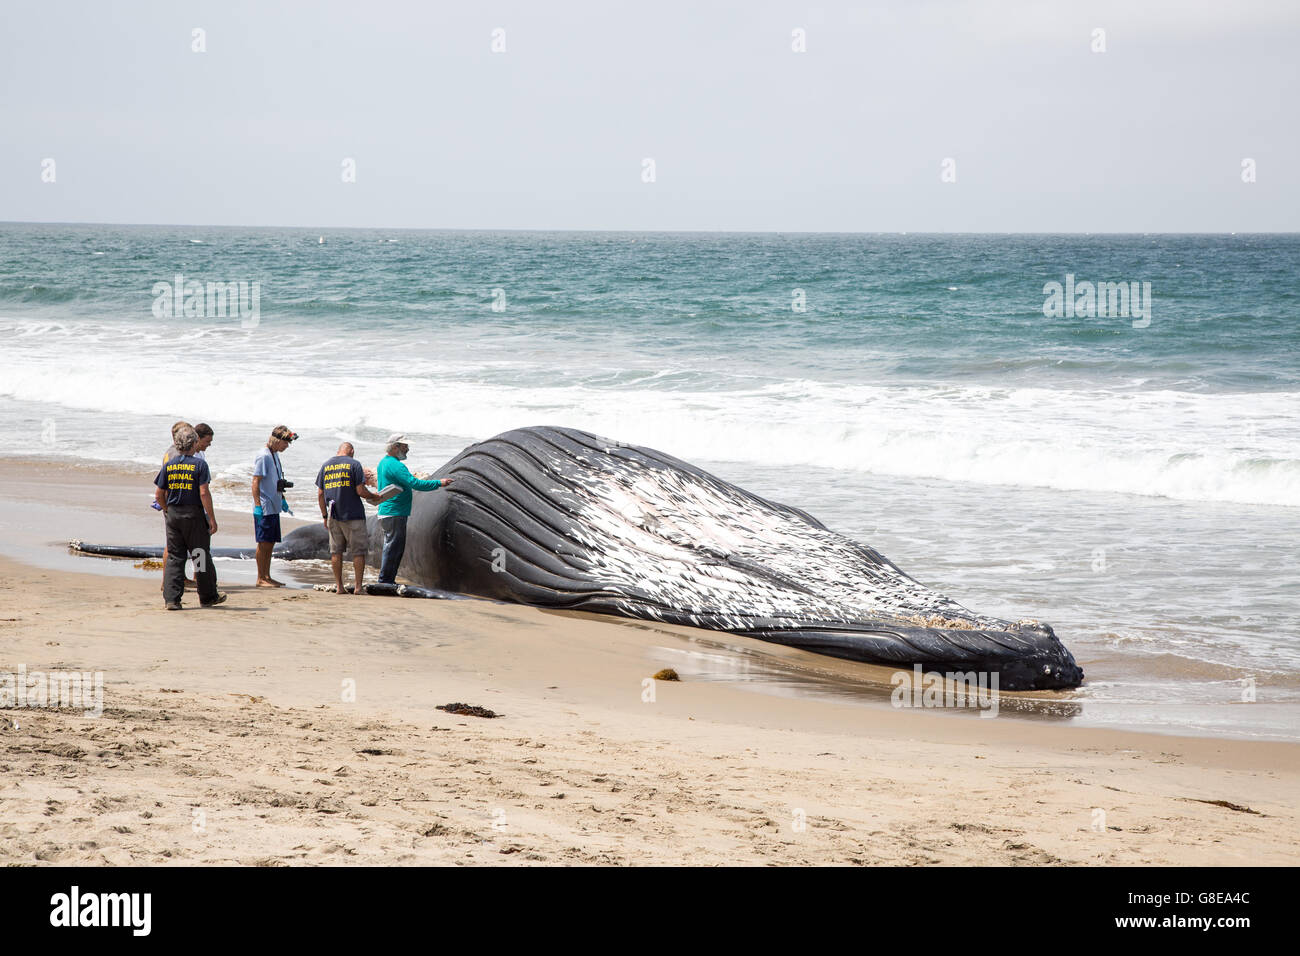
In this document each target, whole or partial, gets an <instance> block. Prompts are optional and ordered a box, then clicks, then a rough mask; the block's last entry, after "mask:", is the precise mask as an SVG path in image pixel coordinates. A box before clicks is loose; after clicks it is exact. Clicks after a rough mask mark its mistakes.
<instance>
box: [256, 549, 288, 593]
mask: <svg viewBox="0 0 1300 956" xmlns="http://www.w3.org/2000/svg"><path fill="white" fill-rule="evenodd" d="M274 550H275V545H274V544H272V543H271V542H270V541H259V542H257V586H258V587H259V588H282V587H284V585H283V584H281V583H280V582H279V581H276V580H273V579H272V577H271V552H272V551H274Z"/></svg>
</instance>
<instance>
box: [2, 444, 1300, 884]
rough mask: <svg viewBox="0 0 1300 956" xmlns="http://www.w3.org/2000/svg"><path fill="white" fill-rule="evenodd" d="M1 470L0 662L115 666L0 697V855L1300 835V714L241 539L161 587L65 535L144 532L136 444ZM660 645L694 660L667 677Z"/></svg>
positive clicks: (1246, 849) (1094, 842)
mask: <svg viewBox="0 0 1300 956" xmlns="http://www.w3.org/2000/svg"><path fill="white" fill-rule="evenodd" d="M0 476H3V478H4V482H3V485H4V489H5V490H4V492H3V501H2V502H0V504H3V513H4V517H3V518H0V533H2V534H3V537H4V541H5V545H4V554H5V555H6V556H5V557H3V558H0V673H4V672H10V673H15V672H18V670H19V669H20V668H25V670H26V672H27V673H28V674H32V673H35V672H50V671H80V672H88V673H89V672H101V673H102V680H103V713H102V715H100V716H97V717H96V716H86V715H85V713H84V711H82V710H72V709H61V710H56V709H50V708H37V707H15V708H11V709H7V710H4V711H3V712H0V737H2V744H0V745H2V746H3V752H2V754H0V772H2V773H0V837H2V839H0V859H2V860H3V861H4V862H6V863H11V864H33V865H40V864H74V865H101V864H110V865H113V864H128V863H137V864H162V865H173V864H179V865H192V864H207V863H225V864H240V865H295V864H326V865H330V864H342V863H349V864H353V863H361V864H394V863H396V864H505V865H517V864H521V863H526V864H607V863H615V864H652V865H672V864H682V863H687V864H699V865H730V864H744V865H753V864H814V865H826V864H832V865H857V864H902V865H945V864H996V865H1000V864H1056V863H1062V864H1074V865H1096V864H1104V865H1120V866H1146V865H1167V864H1172V865H1212V866H1213V865H1229V864H1233V865H1240V864H1269V865H1287V864H1290V865H1294V864H1295V863H1296V862H1298V861H1300V825H1298V817H1300V813H1298V812H1297V810H1296V797H1297V795H1298V794H1300V746H1298V745H1294V744H1288V743H1276V742H1257V741H1242V740H1228V739H1214V738H1198V737H1176V736H1169V735H1155V734H1145V733H1139V732H1128V731H1118V730H1107V729H1096V728H1078V727H1072V726H1070V723H1069V720H1068V719H1064V718H1055V719H1053V718H1051V717H1050V708H1040V710H1041V711H1042V712H1041V713H1040V714H1039V717H1038V718H1036V719H1027V718H1026V717H1024V716H1017V715H1016V713H1015V711H1014V708H1007V707H1005V706H1004V708H1003V712H1002V714H1001V716H999V717H998V718H996V719H979V718H976V717H975V716H973V715H972V714H970V713H962V714H955V713H945V712H933V711H921V710H905V709H893V708H891V707H889V706H888V704H887V702H885V700H886V698H887V694H886V693H884V692H882V693H880V694H879V695H878V697H879V698H880V700H879V701H876V702H871V701H870V700H867V699H866V698H861V697H860V698H851V697H849V696H846V695H845V696H836V695H835V694H830V693H812V692H800V690H799V687H800V686H804V687H805V688H810V687H813V686H818V687H821V688H822V689H823V690H824V689H825V688H826V687H830V686H835V683H836V682H840V683H843V682H849V681H854V680H856V681H859V682H866V683H870V682H871V681H872V680H875V679H878V676H873V675H866V676H863V674H861V673H857V672H854V671H852V669H851V668H847V665H840V664H837V663H836V662H833V661H828V660H827V659H825V658H817V657H815V656H814V655H810V654H805V653H803V652H797V651H790V650H787V649H781V648H775V647H773V646H771V645H765V644H762V643H761V642H757V641H750V640H747V639H744V638H734V637H731V636H722V635H718V634H713V633H709V632H703V631H694V630H692V629H690V628H674V627H661V626H650V625H647V624H645V623H643V622H636V621H623V620H619V619H614V618H604V617H597V616H594V615H586V614H566V613H555V612H545V611H541V610H537V609H533V608H527V607H521V606H510V605H500V604H494V603H489V602H484V601H476V600H464V601H446V602H443V601H418V600H399V599H384V598H374V597H351V596H344V597H340V596H338V595H334V594H330V593H325V592H321V591H315V590H311V589H310V588H308V587H305V586H303V587H295V588H286V589H283V590H279V591H266V590H258V589H255V588H253V587H251V586H250V579H249V578H248V576H247V574H246V573H245V571H244V569H238V568H236V567H235V566H233V565H231V564H229V563H222V564H221V566H220V567H219V574H220V575H221V578H222V584H221V586H222V589H223V590H226V591H228V592H229V593H230V599H229V601H228V602H227V604H225V605H224V606H222V607H219V608H213V609H199V608H197V607H196V606H193V605H196V601H195V600H194V598H193V596H190V598H189V600H188V602H187V610H185V611H184V612H182V613H180V614H169V613H166V612H164V611H163V609H162V602H161V599H160V596H159V590H158V587H159V580H160V578H159V575H158V572H149V571H144V570H137V569H135V568H133V567H132V566H131V562H129V561H108V560H104V559H90V558H80V557H74V556H70V555H68V554H67V553H66V548H61V547H60V546H59V545H58V542H59V540H60V539H62V540H64V541H66V539H67V538H68V537H82V538H84V539H86V540H88V541H90V540H94V541H110V540H111V541H118V542H132V543H141V544H144V543H150V542H151V540H152V538H153V537H156V536H157V531H158V527H159V522H158V521H157V520H156V516H155V515H153V514H152V513H151V512H148V510H147V505H144V501H145V494H144V493H142V492H141V490H140V489H141V487H145V486H146V485H145V484H142V482H141V480H140V476H139V475H133V474H131V473H130V472H122V471H120V470H111V469H99V468H97V467H94V466H88V465H65V464H51V463H49V462H39V461H17V460H9V461H6V462H5V463H4V464H3V465H0ZM38 484H39V485H40V486H41V487H42V488H43V493H42V496H41V498H40V501H42V502H48V501H50V500H57V501H61V502H64V506H63V507H58V508H56V507H54V506H52V505H49V504H34V503H33V502H34V501H35V500H36V499H34V498H33V497H32V496H31V492H32V490H33V489H34V488H35V486H36V485H38ZM91 488H93V489H94V490H95V494H94V495H90V494H87V491H88V490H89V489H91ZM142 505H144V506H143V507H142ZM219 517H220V519H221V522H222V531H221V533H220V535H219V536H218V541H217V542H216V543H217V544H225V543H241V542H242V540H243V539H242V537H241V536H242V535H245V534H246V533H247V531H248V529H246V528H245V527H244V525H245V524H246V523H247V516H246V515H237V514H227V513H224V512H223V513H222V514H221V515H220V516H219ZM78 532H79V533H78ZM313 573H314V575H315V577H316V579H317V580H319V579H320V571H319V569H316V570H315V571H314V572H312V571H310V570H309V571H308V572H307V573H306V574H305V575H304V574H302V573H299V572H295V573H294V574H295V577H298V578H299V579H300V581H306V580H308V579H310V578H311V577H312V574H313ZM700 659H705V660H711V661H714V662H715V666H714V667H713V668H712V669H708V668H704V669H701V668H698V667H695V668H693V667H692V661H698V660H700ZM664 666H677V667H678V669H679V670H680V671H681V673H682V678H683V679H682V680H681V681H680V682H667V681H651V682H649V683H648V684H647V682H646V679H647V678H649V677H650V675H652V674H654V673H655V672H656V671H658V670H659V669H660V668H662V667H664ZM728 668H730V670H728ZM846 668H847V669H846ZM867 670H871V669H867ZM728 673H730V674H732V675H742V676H743V675H747V676H748V678H749V679H728V677H727V674H728ZM774 675H775V676H774ZM801 681H802V684H801ZM882 686H883V685H882ZM650 688H652V691H653V692H651V690H650ZM791 688H794V689H793V690H792V689H791ZM868 696H869V695H868ZM451 702H465V703H469V704H474V705H478V706H481V707H485V708H489V709H490V710H492V711H494V712H496V713H498V714H499V715H501V716H499V717H497V718H495V719H485V718H480V717H473V716H457V715H453V714H449V713H447V712H445V711H442V710H439V709H437V708H438V705H443V704H448V703H451Z"/></svg>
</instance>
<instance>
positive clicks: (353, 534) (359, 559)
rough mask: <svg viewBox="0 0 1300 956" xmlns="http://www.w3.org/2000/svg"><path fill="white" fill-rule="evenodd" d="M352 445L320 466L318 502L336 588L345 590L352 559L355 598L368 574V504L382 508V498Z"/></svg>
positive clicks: (346, 443)
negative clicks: (346, 565) (345, 565)
mask: <svg viewBox="0 0 1300 956" xmlns="http://www.w3.org/2000/svg"><path fill="white" fill-rule="evenodd" d="M354 453H355V449H353V447H352V443H351V442H347V441H345V442H344V443H343V444H341V445H339V451H338V454H337V455H335V456H334V457H333V458H331V459H329V460H328V461H326V462H325V464H323V465H321V466H320V471H319V472H317V474H316V489H317V490H316V501H317V503H318V504H319V505H320V516H321V518H322V519H324V521H325V527H326V528H328V529H329V533H330V564H332V565H333V567H334V584H335V586H336V587H337V588H338V593H339V594H346V593H347V592H346V591H344V590H343V558H344V557H345V556H346V557H350V558H351V559H352V577H353V581H354V587H353V588H352V593H353V594H360V593H361V583H362V578H363V577H364V576H365V573H366V551H367V545H368V543H369V542H368V538H369V535H368V534H367V532H366V506H365V505H364V504H363V503H362V499H363V498H364V499H365V500H366V501H370V502H373V503H375V504H378V503H379V502H380V500H381V499H380V497H379V496H378V495H376V494H375V493H374V492H373V491H371V490H370V489H369V488H367V487H366V471H365V469H364V468H362V467H361V462H359V461H357V460H356V459H355V458H353V457H352V456H353V454H354Z"/></svg>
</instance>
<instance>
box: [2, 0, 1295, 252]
mask: <svg viewBox="0 0 1300 956" xmlns="http://www.w3.org/2000/svg"><path fill="white" fill-rule="evenodd" d="M195 28H201V29H202V30H203V31H204V40H205V43H206V52H202V53H196V52H193V50H192V46H193V44H194V42H195V41H194V39H193V30H194V29H195ZM498 28H500V29H502V30H504V42H505V52H501V53H494V52H493V50H492V45H493V31H494V30H496V29H498ZM1097 28H1101V29H1103V30H1104V31H1105V36H1104V42H1105V48H1106V49H1105V52H1104V53H1096V52H1093V46H1094V45H1095V44H1096V42H1097V41H1096V39H1095V38H1094V30H1095V29H1097ZM796 29H802V30H804V31H806V48H807V49H806V52H804V53H796V52H794V51H793V50H792V44H793V43H794V42H795V41H794V39H793V36H792V32H793V31H794V30H796ZM1297 49H1300V3H1296V2H1294V0H1286V2H1282V0H1279V2H1264V0H1231V2H1229V0H1223V2H1214V3H1206V2H1199V3H1198V2H1186V0H1178V2H1173V0H1170V2H1142V3H1137V2H1132V0H1128V2H1115V3H1082V2H1077V3H1076V2H1042V0H1032V2H1031V0H1025V2H1019V0H1008V2H1004V3H997V2H986V3H967V2H948V0H928V2H927V0H906V2H905V0H874V2H871V3H867V2H858V3H835V2H822V3H812V4H803V3H760V2H743V3H742V2H736V3H725V2H711V0H688V2H653V3H651V2H646V3H632V2H612V0H604V2H590V3H585V2H575V0H527V2H521V3H491V2H485V3H478V2H474V3H452V2H431V0H418V2H417V0H412V2H380V0H366V2H352V0H349V2H329V0H326V2H313V3H307V2H301V3H287V2H267V0H262V2H228V0H222V2H214V3H187V2H177V0H159V2H132V0H122V2H114V3H103V2H101V0H84V2H58V0H44V2H39V3H17V2H13V3H9V2H7V3H6V4H5V9H4V13H3V29H2V30H0V220H19V221H62V222H123V223H196V224H247V225H282V226H285V225H301V226H312V227H316V226H320V227H328V226H381V227H422V228H478V229H496V228H503V229H506V228H515V229H703V230H715V229H716V230H809V231H820V230H833V231H876V230H888V231H895V230H906V231H1140V232H1156V231H1163V232H1178V231H1238V232H1242V231H1293V230H1297V229H1300V184H1298V183H1297V172H1298V171H1300V123H1297V117H1298V116H1300V108H1298V107H1297V103H1300V68H1297V66H1296V63H1297V58H1298V57H1300V54H1298V53H1297ZM349 158H350V159H353V160H354V161H355V164H356V181H355V182H351V183H347V182H343V181H342V180H343V163H344V160H345V159H349ZM1248 158H1249V159H1253V160H1254V161H1255V164H1256V166H1255V169H1256V179H1257V181H1256V182H1254V183H1245V182H1243V181H1242V161H1243V160H1244V159H1248ZM47 159H53V160H54V165H53V173H54V182H52V183H51V182H43V181H42V171H43V169H48V168H49V167H48V164H47V165H45V166H43V162H44V161H45V160H47ZM646 159H652V160H653V161H654V174H655V181H654V182H645V181H643V170H644V169H645V164H644V160H646ZM946 159H952V160H953V165H952V166H951V167H949V168H950V169H952V170H953V171H954V172H955V180H956V181H955V182H944V181H943V178H942V173H943V171H944V168H945V167H944V161H945V160H946ZM47 175H48V174H47Z"/></svg>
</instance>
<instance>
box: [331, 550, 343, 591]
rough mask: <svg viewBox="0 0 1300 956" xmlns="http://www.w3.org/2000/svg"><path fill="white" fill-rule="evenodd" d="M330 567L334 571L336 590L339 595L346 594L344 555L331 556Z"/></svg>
mask: <svg viewBox="0 0 1300 956" xmlns="http://www.w3.org/2000/svg"><path fill="white" fill-rule="evenodd" d="M330 567H332V568H333V569H334V589H335V591H336V592H337V593H339V594H346V593H347V592H346V591H344V590H343V555H342V554H331V555H330Z"/></svg>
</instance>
